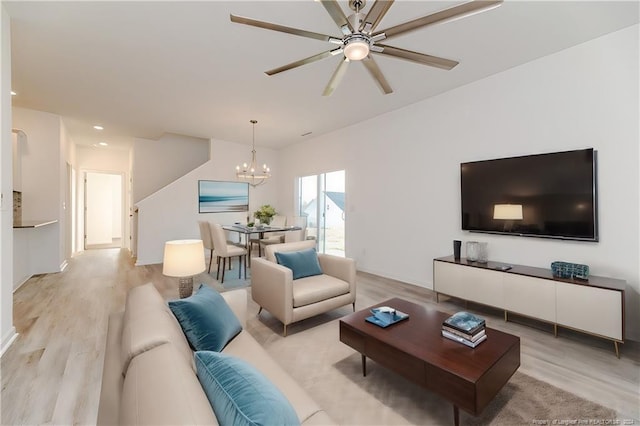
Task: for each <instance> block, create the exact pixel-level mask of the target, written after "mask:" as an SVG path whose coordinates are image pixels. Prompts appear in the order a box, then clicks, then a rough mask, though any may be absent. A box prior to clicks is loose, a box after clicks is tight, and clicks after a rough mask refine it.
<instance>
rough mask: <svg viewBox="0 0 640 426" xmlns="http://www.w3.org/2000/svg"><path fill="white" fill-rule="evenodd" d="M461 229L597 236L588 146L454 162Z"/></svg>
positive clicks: (592, 154)
mask: <svg viewBox="0 0 640 426" xmlns="http://www.w3.org/2000/svg"><path fill="white" fill-rule="evenodd" d="M460 184H461V201H462V229H463V230H467V231H474V232H488V233H499V234H511V235H521V236H534V237H547V238H560V239H570V240H585V241H598V221H597V198H596V151H594V150H593V149H592V148H589V149H583V150H576V151H565V152H555V153H549V154H538V155H528V156H523V157H511V158H500V159H495V160H486V161H473V162H469V163H462V164H460Z"/></svg>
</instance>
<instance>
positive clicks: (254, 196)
mask: <svg viewBox="0 0 640 426" xmlns="http://www.w3.org/2000/svg"><path fill="white" fill-rule="evenodd" d="M256 151H257V157H258V160H259V161H260V162H261V163H267V164H269V165H270V168H271V170H272V171H273V172H272V173H273V177H272V179H271V181H269V182H267V183H265V184H264V185H262V186H259V187H257V188H251V187H249V188H250V189H249V213H248V214H249V215H251V217H253V212H254V211H256V210H257V209H258V208H259V207H260V206H261V205H262V204H271V205H273V206H274V207H275V208H276V211H279V210H280V209H279V206H278V203H277V195H278V192H279V188H278V185H277V181H276V180H277V174H278V170H279V168H278V161H277V156H276V152H275V151H273V150H270V149H265V148H260V147H257V148H256ZM211 157H212V158H211V161H209V162H207V163H205V164H203V165H202V166H200V167H198V168H197V169H195V170H193V171H192V172H190V173H188V174H186V175H185V176H183V177H181V178H180V179H178V180H176V181H175V182H172V183H171V184H169V185H167V186H166V187H164V188H162V189H161V190H160V191H158V192H156V193H155V194H152V195H151V196H149V197H147V198H145V199H144V200H142V201H140V202H138V203H137V204H136V205H137V207H138V208H139V212H138V242H137V244H138V246H137V256H138V259H137V263H136V264H137V265H147V264H152V263H161V262H162V255H163V250H164V243H165V242H166V241H170V240H176V239H184V238H197V239H200V232H199V229H198V223H197V222H198V220H208V221H210V222H215V223H221V224H224V225H230V224H233V223H234V222H242V223H246V220H247V213H204V214H199V213H198V180H201V179H203V180H222V181H235V180H236V177H235V166H236V165H237V164H242V163H243V162H247V161H249V160H250V159H251V146H249V145H244V144H237V143H232V142H225V141H219V140H212V141H211Z"/></svg>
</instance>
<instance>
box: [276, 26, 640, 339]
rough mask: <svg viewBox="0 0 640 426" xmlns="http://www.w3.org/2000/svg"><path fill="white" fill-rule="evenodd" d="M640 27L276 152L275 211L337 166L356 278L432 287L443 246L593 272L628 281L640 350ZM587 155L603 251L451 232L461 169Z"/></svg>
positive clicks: (629, 319) (456, 223) (633, 333)
mask: <svg viewBox="0 0 640 426" xmlns="http://www.w3.org/2000/svg"><path fill="white" fill-rule="evenodd" d="M638 28H639V27H638V26H637V25H636V26H634V27H630V28H627V29H625V30H622V31H618V32H616V33H612V34H609V35H607V36H604V37H601V38H599V39H595V40H593V41H590V42H588V43H584V44H582V45H579V46H576V47H573V48H570V49H567V50H565V51H562V52H559V53H557V54H554V55H551V56H547V57H544V58H541V59H538V60H536V61H533V62H530V63H527V64H524V65H522V66H519V67H516V68H513V69H510V70H508V71H505V72H502V73H499V74H496V75H493V76H491V77H488V78H485V79H483V80H481V81H478V82H475V83H472V84H469V85H467V86H464V87H461V88H458V89H456V90H452V91H450V92H447V93H444V94H442V95H439V96H437V97H434V98H431V99H428V100H426V101H423V102H420V103H416V104H414V105H411V106H408V107H406V108H403V109H400V110H397V111H394V112H391V113H388V114H384V115H382V116H379V117H376V118H375V119H372V120H369V121H366V122H363V123H359V124H356V125H353V126H350V127H348V128H345V129H342V130H339V131H336V132H333V133H330V134H327V135H323V136H320V137H317V138H315V139H312V140H309V141H308V142H306V143H303V144H298V145H296V146H292V147H289V148H287V149H285V150H284V151H283V152H282V155H281V157H280V164H281V166H282V170H281V173H280V176H279V184H280V188H281V190H280V192H279V194H280V198H279V203H280V204H281V205H282V206H283V208H284V209H285V210H287V211H291V212H292V211H293V210H294V204H293V197H292V196H291V195H290V194H293V190H294V182H295V178H296V177H297V176H303V175H309V174H315V173H319V172H325V171H332V170H339V169H342V168H344V169H345V174H346V215H347V216H346V225H345V227H346V238H347V246H346V250H347V253H346V254H347V256H350V257H354V258H355V259H356V260H357V265H358V269H359V270H363V271H368V272H372V273H375V274H379V275H382V276H386V277H390V278H395V279H398V280H401V281H405V282H409V283H413V284H417V285H420V286H424V287H427V288H432V276H433V273H432V262H431V259H433V258H435V257H439V256H445V255H449V254H451V253H452V240H454V239H461V240H463V241H469V240H479V241H486V242H488V243H489V257H490V259H492V260H497V261H503V262H508V263H515V264H524V265H531V266H537V267H544V268H548V267H549V265H550V264H551V262H552V261H554V260H565V261H570V262H577V263H584V264H588V265H589V266H590V268H591V273H592V274H593V275H602V276H610V277H616V278H622V279H625V280H626V281H627V283H628V288H627V290H628V291H626V324H627V337H629V338H632V339H634V340H639V339H640V328H639V327H640V326H639V324H640V314H639V312H638V309H639V308H638V307H639V306H640V297H639V295H638V293H639V290H640V284H639V280H640V273H639V263H638V259H639V257H640V252H639V249H638V238H637V237H638V234H639V224H638V222H639V208H638V199H639V184H638V181H639V177H638V169H639V162H638V157H639V153H638V140H639V139H640V136H639V129H638V126H639V123H638V116H639V115H638V114H639V110H638V80H639V79H638V76H639V73H638V59H639V58H638ZM586 147H593V148H595V149H597V150H598V174H599V176H598V190H599V216H600V217H599V224H600V242H598V243H584V242H567V241H559V240H545V239H537V238H522V237H512V236H492V235H486V234H472V233H467V232H462V231H461V229H460V189H459V188H460V178H459V173H460V172H459V167H460V163H461V162H464V161H471V160H482V159H490V158H499V157H508V156H516V155H526V154H534V153H542V152H553V151H562V150H571V149H578V148H586Z"/></svg>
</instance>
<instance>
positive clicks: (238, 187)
mask: <svg viewBox="0 0 640 426" xmlns="http://www.w3.org/2000/svg"><path fill="white" fill-rule="evenodd" d="M248 211H249V184H248V183H246V182H228V181H219V180H199V181H198V213H224V212H248Z"/></svg>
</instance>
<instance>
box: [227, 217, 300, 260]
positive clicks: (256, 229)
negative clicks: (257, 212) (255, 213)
mask: <svg viewBox="0 0 640 426" xmlns="http://www.w3.org/2000/svg"><path fill="white" fill-rule="evenodd" d="M222 229H224V230H225V231H229V232H236V233H237V234H238V243H240V244H241V243H242V236H243V235H244V246H245V248H246V249H247V259H248V262H247V266H249V267H251V246H250V239H251V238H250V237H251V234H258V236H259V238H260V239H263V238H264V235H265V234H266V233H269V232H288V231H300V230H301V229H302V228H301V227H299V226H268V225H258V226H247V225H242V224H238V223H236V224H233V225H223V226H222Z"/></svg>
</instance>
